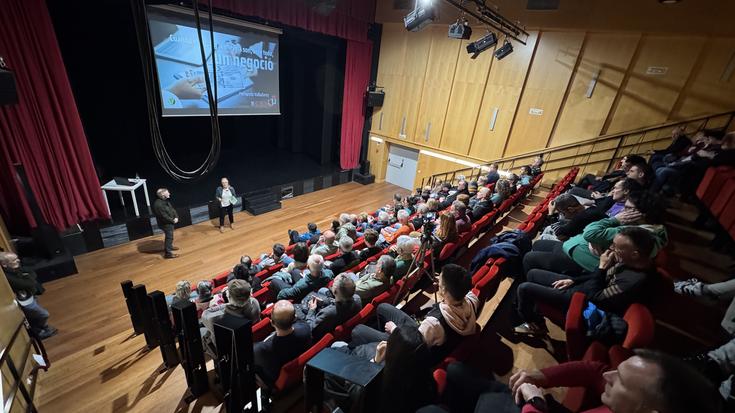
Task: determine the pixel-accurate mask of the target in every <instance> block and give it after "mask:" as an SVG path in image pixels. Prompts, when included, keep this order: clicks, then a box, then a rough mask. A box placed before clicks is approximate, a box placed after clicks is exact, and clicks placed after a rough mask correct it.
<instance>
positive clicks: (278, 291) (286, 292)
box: [269, 254, 334, 302]
mask: <svg viewBox="0 0 735 413" xmlns="http://www.w3.org/2000/svg"><path fill="white" fill-rule="evenodd" d="M307 267H308V269H306V270H304V272H303V274H302V275H303V276H302V277H301V279H299V280H298V281H296V282H295V283H294V284H293V286H289V285H288V283H287V282H286V281H284V280H283V279H280V278H274V279H273V280H272V281H271V285H270V287H269V289H270V290H271V291H273V293H274V294H275V295H276V299H278V300H293V301H294V302H296V301H301V300H303V299H304V297H306V295H307V294H309V293H310V292H312V291H316V290H318V289H320V288H322V287H326V286H327V284H328V283H329V281H331V280H332V278H334V275H333V274H332V271H331V270H329V269H328V268H324V258H323V257H322V256H321V255H318V254H313V255H311V256H310V257H309V259H308V261H307Z"/></svg>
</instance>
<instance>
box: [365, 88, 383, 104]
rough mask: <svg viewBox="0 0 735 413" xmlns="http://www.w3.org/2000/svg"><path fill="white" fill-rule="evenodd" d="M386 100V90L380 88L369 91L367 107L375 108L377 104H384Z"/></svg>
mask: <svg viewBox="0 0 735 413" xmlns="http://www.w3.org/2000/svg"><path fill="white" fill-rule="evenodd" d="M384 100H385V92H383V91H382V90H379V91H377V92H367V107H369V108H374V107H376V106H383V101H384Z"/></svg>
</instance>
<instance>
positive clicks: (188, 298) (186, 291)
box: [166, 280, 196, 307]
mask: <svg viewBox="0 0 735 413" xmlns="http://www.w3.org/2000/svg"><path fill="white" fill-rule="evenodd" d="M195 298H196V294H194V295H193V296H192V291H191V283H190V282H189V281H187V280H181V281H179V282H177V283H176V289H175V290H174V293H173V294H172V295H170V296H166V301H167V303H168V306H169V307H170V306H172V305H174V304H177V303H188V302H192V301H194V299H195Z"/></svg>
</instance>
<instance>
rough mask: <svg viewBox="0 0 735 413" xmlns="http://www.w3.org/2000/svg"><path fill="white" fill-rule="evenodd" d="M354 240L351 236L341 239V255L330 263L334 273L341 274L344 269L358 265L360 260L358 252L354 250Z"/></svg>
mask: <svg viewBox="0 0 735 413" xmlns="http://www.w3.org/2000/svg"><path fill="white" fill-rule="evenodd" d="M353 245H354V242H353V241H352V238H350V237H349V236H344V237H342V238H340V239H339V252H340V254H339V256H338V257H337V258H335V259H334V261H332V263H331V264H330V265H329V269H330V270H332V273H334V274H339V273H341V272H344V270H346V269H348V268H350V267H352V266H353V265H356V264H357V263H358V262H359V261H358V257H357V253H356V252H355V251H352V246H353Z"/></svg>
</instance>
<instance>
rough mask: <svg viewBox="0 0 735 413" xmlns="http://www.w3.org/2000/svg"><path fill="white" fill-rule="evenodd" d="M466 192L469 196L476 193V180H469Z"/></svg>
mask: <svg viewBox="0 0 735 413" xmlns="http://www.w3.org/2000/svg"><path fill="white" fill-rule="evenodd" d="M467 192H469V195H470V196H475V194H476V193H477V181H470V183H469V185H467Z"/></svg>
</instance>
